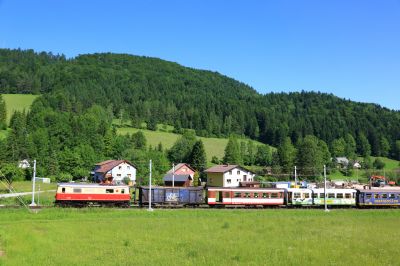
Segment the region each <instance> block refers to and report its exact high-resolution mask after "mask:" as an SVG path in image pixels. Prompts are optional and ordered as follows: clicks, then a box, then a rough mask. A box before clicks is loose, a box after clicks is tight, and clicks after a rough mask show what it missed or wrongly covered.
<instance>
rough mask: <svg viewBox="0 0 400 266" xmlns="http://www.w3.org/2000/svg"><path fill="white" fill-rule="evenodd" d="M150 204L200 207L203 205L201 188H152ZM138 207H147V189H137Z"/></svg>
mask: <svg viewBox="0 0 400 266" xmlns="http://www.w3.org/2000/svg"><path fill="white" fill-rule="evenodd" d="M151 204H152V205H154V206H157V205H160V206H162V205H182V206H190V205H193V206H196V205H201V204H204V196H203V187H152V188H151ZM139 205H140V206H145V205H147V206H148V205H149V187H139Z"/></svg>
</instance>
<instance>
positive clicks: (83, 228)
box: [0, 209, 400, 266]
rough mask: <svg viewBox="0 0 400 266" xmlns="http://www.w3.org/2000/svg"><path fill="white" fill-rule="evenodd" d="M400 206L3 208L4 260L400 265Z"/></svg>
mask: <svg viewBox="0 0 400 266" xmlns="http://www.w3.org/2000/svg"><path fill="white" fill-rule="evenodd" d="M399 220H400V210H364V211H359V210H333V211H331V212H330V213H325V212H323V211H322V210H273V209H271V210H204V209H192V210H190V209H185V210H155V211H154V212H151V213H150V212H147V211H146V210H137V209H130V210H115V209H44V210H41V211H40V212H39V213H36V214H34V213H28V212H27V211H26V210H10V209H8V210H1V211H0V265H79V266H80V265H398V264H399V255H400V250H399V248H398V245H396V243H398V239H399V238H400V227H399V226H398V225H399Z"/></svg>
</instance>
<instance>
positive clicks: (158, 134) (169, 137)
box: [117, 127, 261, 161]
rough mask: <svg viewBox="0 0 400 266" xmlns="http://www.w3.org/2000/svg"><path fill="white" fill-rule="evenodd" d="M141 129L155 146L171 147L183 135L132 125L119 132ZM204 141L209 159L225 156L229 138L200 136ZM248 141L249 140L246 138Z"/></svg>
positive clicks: (122, 133)
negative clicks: (138, 127) (160, 144)
mask: <svg viewBox="0 0 400 266" xmlns="http://www.w3.org/2000/svg"><path fill="white" fill-rule="evenodd" d="M139 130H141V131H142V132H143V134H144V135H145V136H146V139H147V144H148V145H152V146H153V147H155V146H157V145H158V144H159V143H160V142H161V143H162V145H163V147H164V148H166V149H169V148H171V147H172V145H173V144H174V143H175V141H176V140H177V139H178V138H179V137H180V136H181V135H179V134H175V133H169V132H162V131H151V130H146V129H137V128H131V127H121V128H117V132H118V134H121V135H125V134H133V133H136V132H137V131H139ZM198 138H199V139H201V140H202V141H203V144H204V148H205V150H206V154H207V160H208V161H211V158H212V156H217V157H218V158H219V159H222V158H223V157H224V150H225V147H226V144H227V143H228V139H226V138H203V137H198ZM244 141H247V140H244ZM254 144H255V145H259V144H261V143H260V142H257V141H254Z"/></svg>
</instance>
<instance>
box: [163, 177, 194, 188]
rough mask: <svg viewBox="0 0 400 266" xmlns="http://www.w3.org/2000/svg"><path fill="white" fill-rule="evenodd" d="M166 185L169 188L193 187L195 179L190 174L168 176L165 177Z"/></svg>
mask: <svg viewBox="0 0 400 266" xmlns="http://www.w3.org/2000/svg"><path fill="white" fill-rule="evenodd" d="M163 181H164V185H165V186H167V187H172V185H173V186H174V187H191V186H193V177H192V176H191V175H189V174H184V175H182V174H181V175H172V174H166V175H165V176H164V177H163Z"/></svg>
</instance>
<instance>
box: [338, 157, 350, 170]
mask: <svg viewBox="0 0 400 266" xmlns="http://www.w3.org/2000/svg"><path fill="white" fill-rule="evenodd" d="M336 163H337V164H339V165H341V166H342V167H343V168H346V167H347V166H348V165H349V159H347V158H346V157H336Z"/></svg>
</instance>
